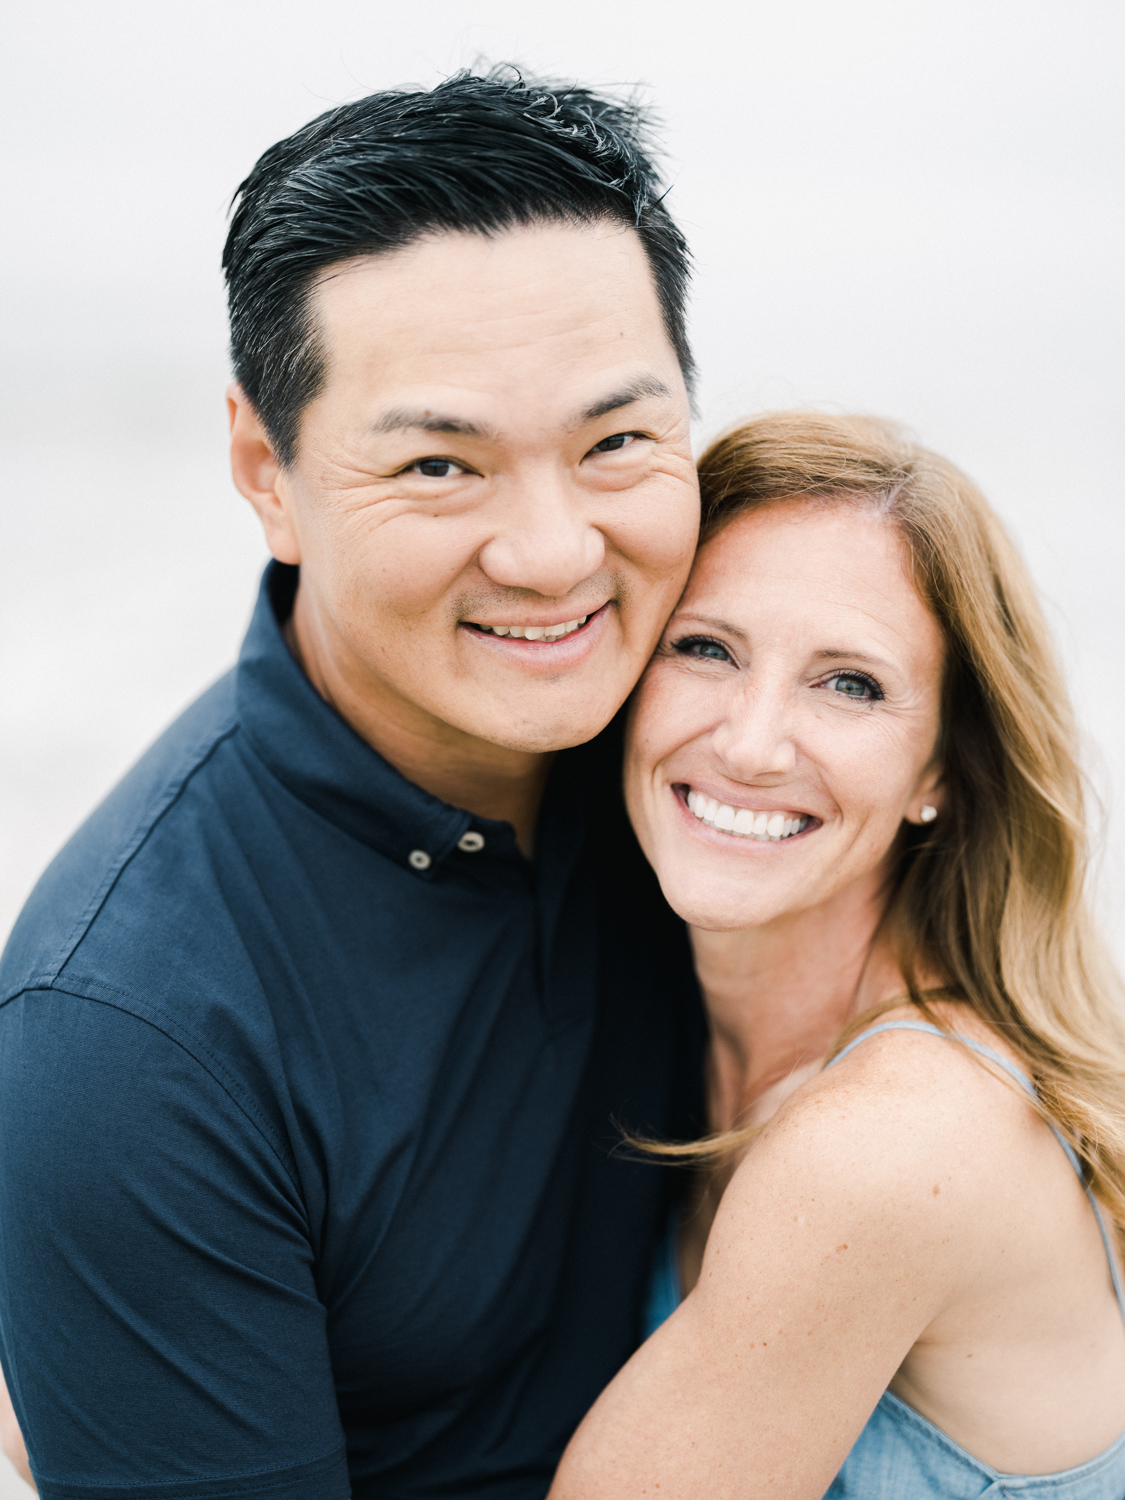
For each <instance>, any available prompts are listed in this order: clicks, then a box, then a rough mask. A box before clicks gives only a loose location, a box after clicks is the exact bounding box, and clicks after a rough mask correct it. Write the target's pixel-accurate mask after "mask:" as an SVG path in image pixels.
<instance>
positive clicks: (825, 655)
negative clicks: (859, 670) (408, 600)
mask: <svg viewBox="0 0 1125 1500" xmlns="http://www.w3.org/2000/svg"><path fill="white" fill-rule="evenodd" d="M813 655H814V656H815V657H816V658H817V660H818V661H861V662H864V663H865V664H866V665H867V666H869V667H883V668H884V669H888V668H890V667H892V666H893V663H892V662H889V661H888V660H887V658H886V657H885V656H872V655H871V653H870V652H868V651H814V652H813Z"/></svg>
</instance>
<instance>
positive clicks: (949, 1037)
mask: <svg viewBox="0 0 1125 1500" xmlns="http://www.w3.org/2000/svg"><path fill="white" fill-rule="evenodd" d="M881 1031H927V1032H929V1033H930V1035H931V1036H939V1037H941V1038H942V1040H943V1041H947V1042H948V1041H957V1042H961V1043H962V1044H963V1045H964V1046H966V1047H968V1048H969V1049H970V1050H971V1051H973V1052H976V1053H978V1054H979V1055H980V1056H981V1057H987V1058H988V1060H989V1062H994V1063H996V1064H997V1065H998V1066H999V1067H1001V1068H1003V1069H1004V1071H1005V1073H1009V1074H1011V1076H1012V1077H1013V1078H1014V1079H1015V1080H1016V1082H1017V1083H1018V1084H1019V1086H1020V1087H1021V1088H1022V1089H1023V1090H1024V1091H1025V1093H1028V1094H1030V1095H1031V1097H1032V1098H1033V1099H1035V1098H1037V1097H1038V1096H1037V1094H1036V1090H1035V1085H1034V1084H1033V1083H1032V1081H1031V1079H1030V1078H1029V1077H1028V1076H1027V1074H1026V1073H1023V1072H1021V1071H1020V1069H1019V1068H1017V1067H1016V1065H1015V1064H1014V1063H1011V1062H1009V1061H1008V1059H1007V1058H1006V1057H1001V1056H1000V1054H999V1052H994V1051H993V1050H992V1048H991V1047H986V1046H985V1044H984V1043H983V1042H974V1041H973V1039H972V1037H971V1036H962V1035H961V1034H960V1032H957V1031H952V1032H949V1031H942V1029H941V1027H940V1026H932V1025H931V1024H930V1022H929V1021H881V1022H880V1023H879V1025H878V1026H871V1027H869V1028H868V1029H867V1030H866V1031H861V1032H860V1034H859V1036H857V1037H853V1039H852V1040H851V1041H850V1042H849V1043H848V1045H847V1046H846V1047H842V1048H841V1049H840V1051H839V1052H837V1054H836V1056H835V1057H834V1058H833V1059H832V1061H831V1062H830V1063H826V1064H825V1067H824V1071H825V1072H827V1071H828V1069H829V1068H832V1067H835V1065H836V1064H837V1063H838V1062H839V1061H840V1059H841V1058H842V1057H847V1055H848V1053H849V1052H850V1051H851V1050H852V1048H853V1047H858V1046H859V1044H860V1042H865V1041H867V1039H868V1037H872V1036H878V1034H879V1032H881ZM1047 1124H1048V1125H1049V1126H1050V1128H1051V1133H1052V1135H1053V1136H1054V1137H1055V1139H1056V1140H1057V1141H1058V1143H1059V1145H1060V1146H1061V1147H1062V1148H1063V1150H1064V1151H1065V1152H1066V1159H1067V1161H1069V1162H1070V1165H1071V1166H1072V1167H1073V1168H1074V1170H1075V1172H1076V1173H1077V1174H1078V1180H1079V1182H1080V1183H1081V1184H1082V1187H1083V1190H1084V1192H1085V1194H1086V1197H1087V1198H1088V1199H1089V1200H1090V1207H1091V1208H1092V1209H1093V1210H1094V1218H1095V1219H1096V1220H1097V1222H1098V1232H1099V1234H1100V1235H1101V1237H1102V1244H1103V1245H1104V1247H1105V1258H1106V1260H1107V1261H1108V1262H1109V1274H1110V1278H1111V1279H1112V1281H1113V1294H1114V1296H1115V1297H1116V1298H1117V1308H1118V1311H1119V1312H1120V1314H1121V1321H1122V1322H1123V1323H1125V1287H1123V1286H1122V1284H1121V1273H1120V1272H1119V1271H1118V1269H1117V1257H1116V1256H1115V1255H1114V1253H1113V1247H1112V1243H1111V1241H1110V1237H1109V1230H1108V1229H1107V1227H1106V1222H1105V1219H1104V1217H1103V1216H1102V1210H1101V1204H1100V1203H1099V1202H1098V1200H1097V1198H1095V1197H1094V1194H1093V1191H1092V1189H1091V1187H1090V1184H1089V1183H1088V1182H1087V1181H1086V1174H1085V1172H1084V1171H1083V1170H1082V1163H1081V1162H1080V1161H1079V1159H1078V1153H1077V1152H1076V1151H1075V1149H1074V1147H1073V1146H1072V1145H1071V1144H1070V1142H1069V1141H1068V1140H1067V1139H1066V1137H1065V1136H1064V1135H1063V1134H1062V1132H1061V1131H1060V1130H1059V1129H1058V1128H1057V1126H1055V1125H1052V1124H1051V1122H1050V1120H1048V1121H1047Z"/></svg>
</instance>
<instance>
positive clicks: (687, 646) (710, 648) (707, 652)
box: [672, 635, 731, 661]
mask: <svg viewBox="0 0 1125 1500" xmlns="http://www.w3.org/2000/svg"><path fill="white" fill-rule="evenodd" d="M672 649H673V651H676V652H678V653H679V655H680V656H694V657H695V658H696V660H697V661H730V659H731V657H730V652H729V651H728V650H727V648H726V647H725V646H720V645H719V643H718V641H712V640H710V639H709V638H708V637H707V636H705V635H691V636H688V637H687V638H686V639H685V640H682V641H677V642H676V643H675V645H674V646H673V647H672Z"/></svg>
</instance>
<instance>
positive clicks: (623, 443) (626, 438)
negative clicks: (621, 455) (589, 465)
mask: <svg viewBox="0 0 1125 1500" xmlns="http://www.w3.org/2000/svg"><path fill="white" fill-rule="evenodd" d="M639 437H640V433H639V432H615V433H614V434H613V436H612V437H607V438H602V440H601V442H600V443H595V444H594V446H593V447H592V448H591V449H590V452H591V453H617V452H619V451H620V450H621V449H622V448H627V447H628V446H629V444H630V443H635V442H636V441H637V439H638V438H639Z"/></svg>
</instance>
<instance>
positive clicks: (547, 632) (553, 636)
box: [477, 615, 590, 641]
mask: <svg viewBox="0 0 1125 1500" xmlns="http://www.w3.org/2000/svg"><path fill="white" fill-rule="evenodd" d="M589 618H590V616H589V615H582V616H581V618H579V619H577V620H564V622H563V623H562V624H561V625H478V626H477V629H478V630H483V631H484V633H485V635H511V636H515V638H516V639H517V640H524V641H557V640H558V639H559V637H560V636H563V635H569V634H570V633H571V631H572V630H577V629H578V627H579V626H580V625H585V623H586V621H587V620H588V619H589Z"/></svg>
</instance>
